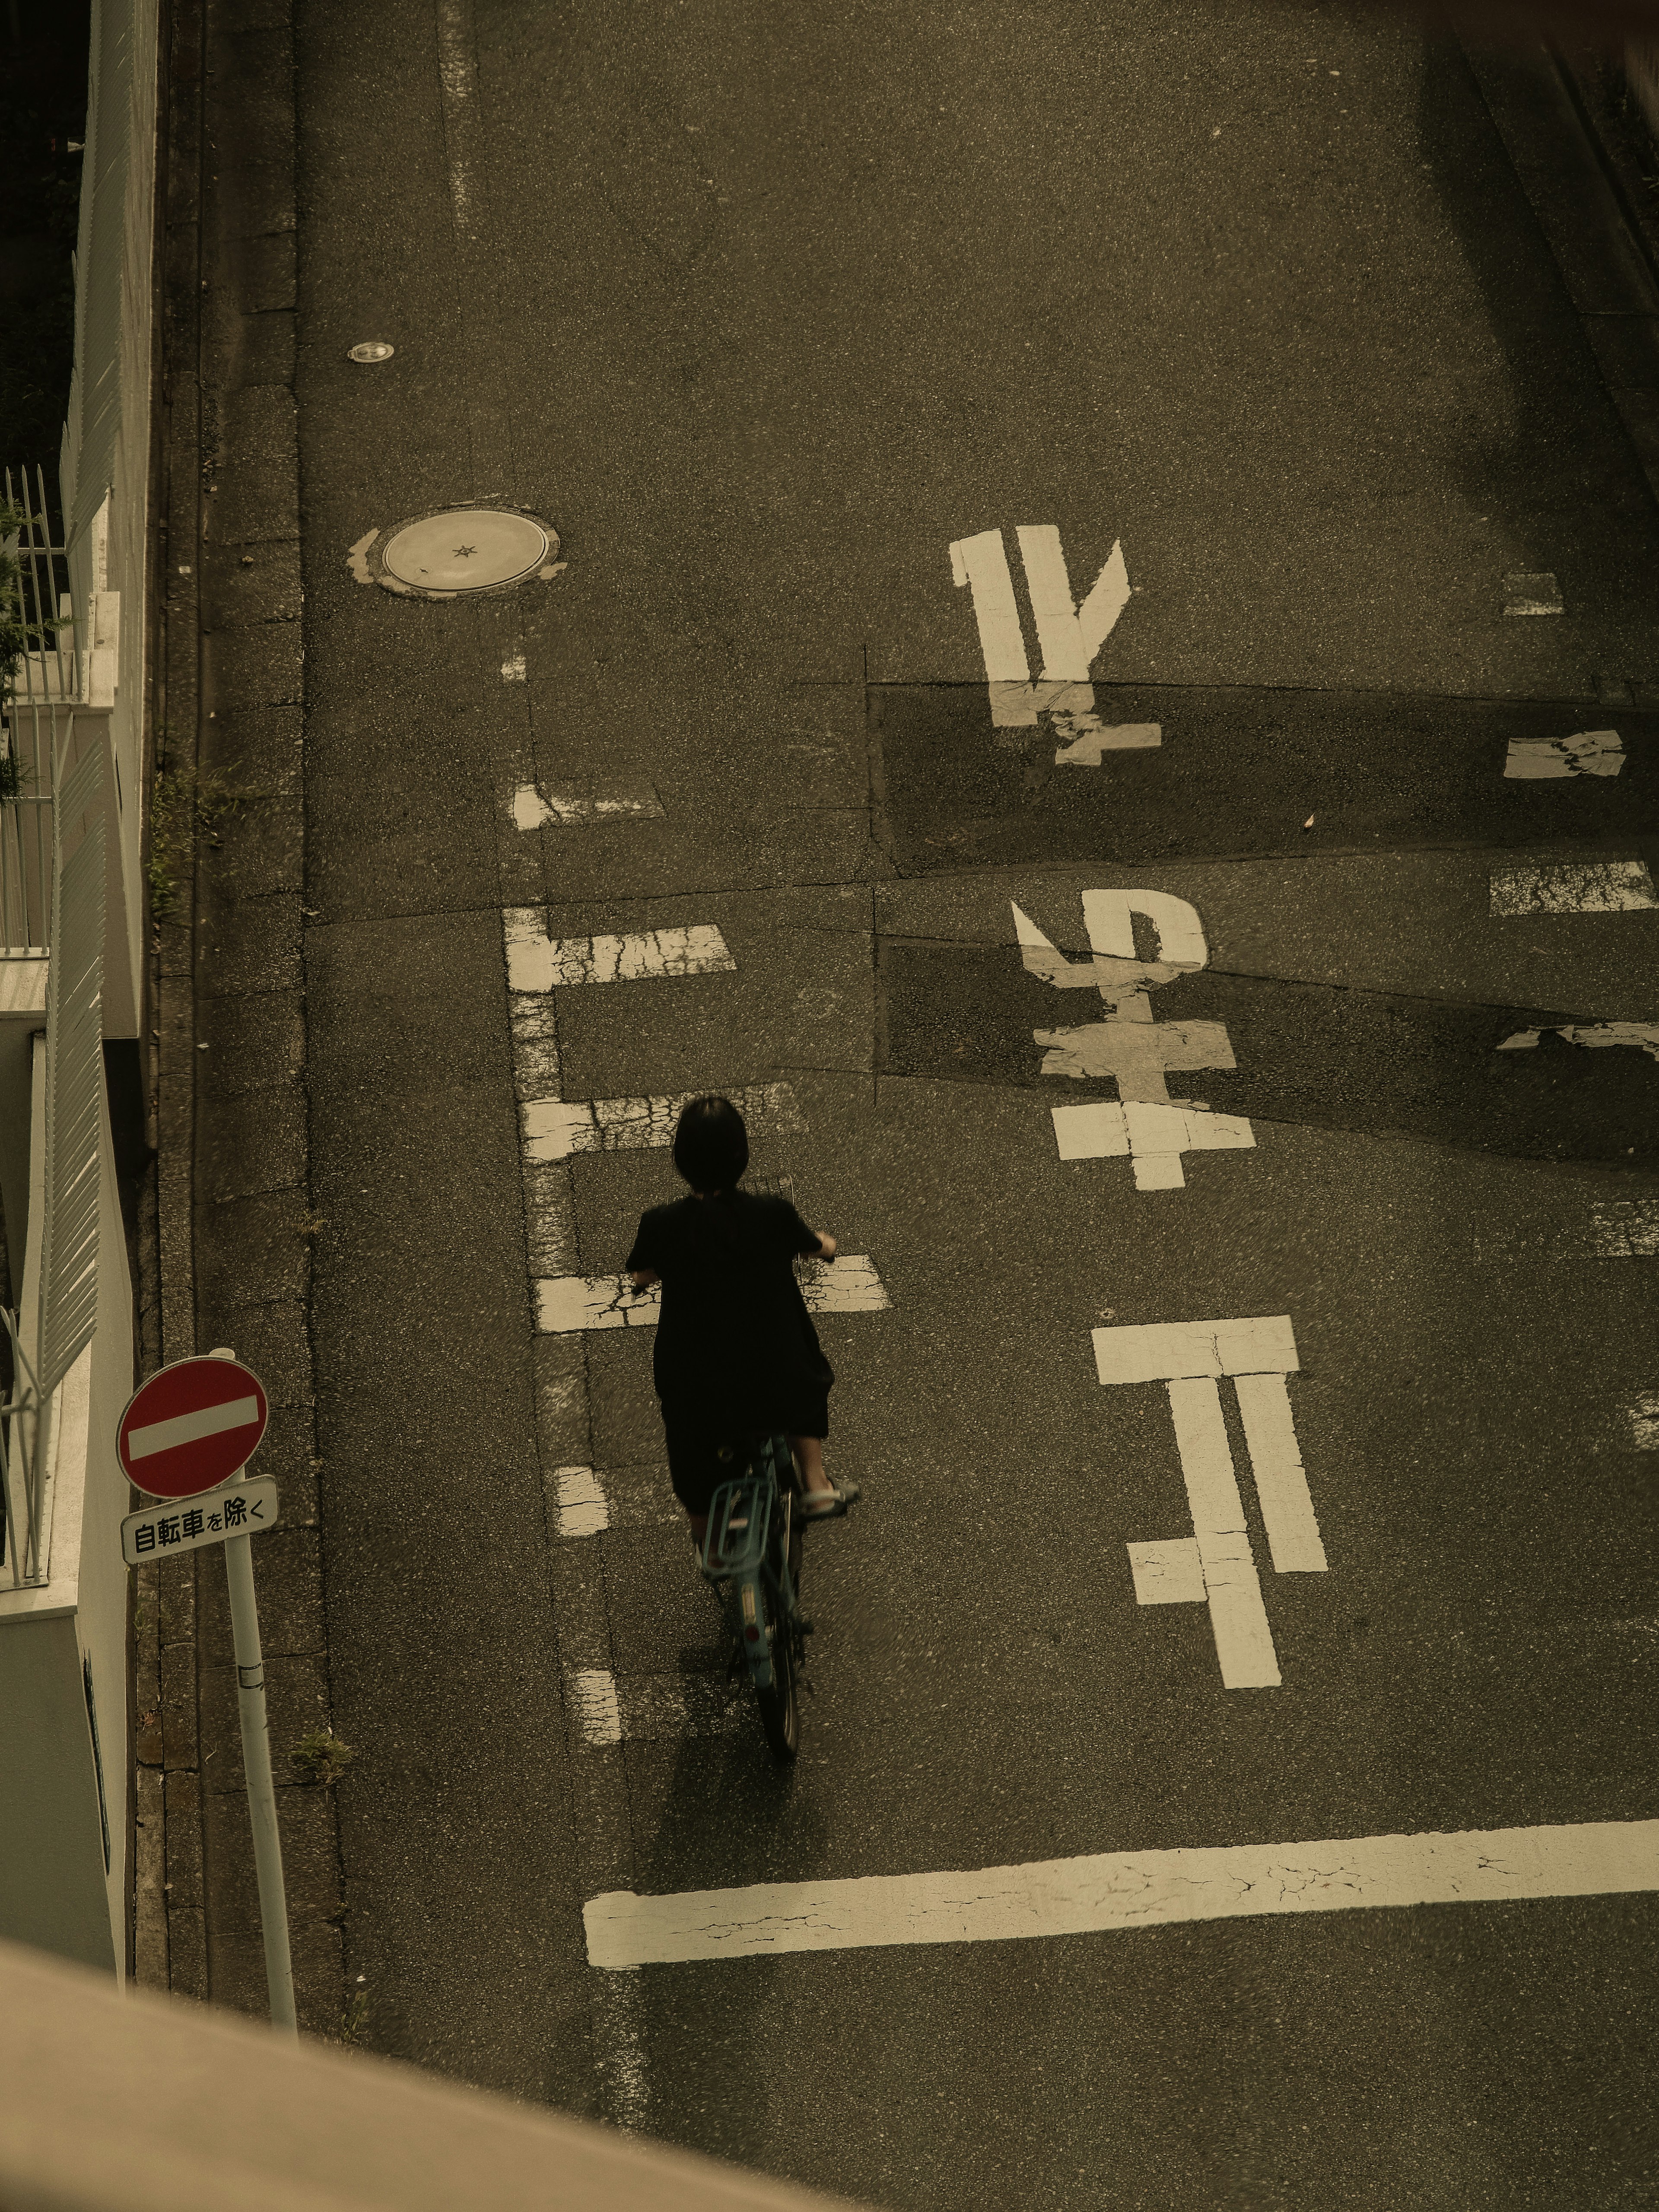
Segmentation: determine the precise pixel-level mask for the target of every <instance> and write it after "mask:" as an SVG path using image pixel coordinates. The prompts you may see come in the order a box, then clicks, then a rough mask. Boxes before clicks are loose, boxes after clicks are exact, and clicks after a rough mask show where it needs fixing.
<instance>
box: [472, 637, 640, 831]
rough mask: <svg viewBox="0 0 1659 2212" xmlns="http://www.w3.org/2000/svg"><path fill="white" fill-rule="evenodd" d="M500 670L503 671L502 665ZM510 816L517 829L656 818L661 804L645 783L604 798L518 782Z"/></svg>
mask: <svg viewBox="0 0 1659 2212" xmlns="http://www.w3.org/2000/svg"><path fill="white" fill-rule="evenodd" d="M520 671H522V663H520ZM502 673H503V675H505V674H506V671H505V669H503V671H502ZM522 680H523V677H522V672H521V673H520V682H522ZM662 819H663V807H662V801H661V800H660V799H659V798H658V796H657V794H656V793H655V792H654V791H653V789H652V788H651V787H650V786H649V785H648V784H647V786H646V787H645V789H644V790H643V791H642V792H639V793H635V794H634V795H632V796H628V797H625V796H623V795H622V794H620V793H618V794H617V795H615V796H612V797H609V798H606V797H595V796H593V795H592V794H591V793H578V792H559V791H548V792H543V791H539V790H538V789H537V787H536V786H535V785H534V784H533V783H521V784H520V786H519V787H518V789H517V790H516V791H515V792H514V793H513V821H514V822H515V823H517V824H518V826H519V828H520V829H543V828H544V827H545V826H546V825H547V824H548V823H550V822H557V823H571V822H616V821H630V820H632V821H657V822H659V821H661V820H662Z"/></svg>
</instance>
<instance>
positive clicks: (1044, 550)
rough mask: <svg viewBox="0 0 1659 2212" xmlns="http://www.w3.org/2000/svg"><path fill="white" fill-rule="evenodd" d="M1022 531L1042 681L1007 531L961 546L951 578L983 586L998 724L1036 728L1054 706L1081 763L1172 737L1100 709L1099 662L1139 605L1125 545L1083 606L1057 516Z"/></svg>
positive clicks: (1062, 756) (1065, 758) (976, 595)
mask: <svg viewBox="0 0 1659 2212" xmlns="http://www.w3.org/2000/svg"><path fill="white" fill-rule="evenodd" d="M1017 534H1018V538H1019V548H1020V554H1021V557H1022V559H1023V560H1024V564H1025V581H1026V587H1027V589H1028V591H1029V592H1030V598H1031V612H1032V616H1033V618H1034V620H1035V622H1036V633H1037V643H1038V646H1039V647H1040V649H1041V651H1042V677H1041V678H1040V679H1039V681H1037V682H1036V683H1035V684H1034V683H1033V682H1032V681H1031V667H1030V661H1029V659H1027V657H1026V652H1025V640H1024V635H1022V633H1021V629H1020V621H1019V605H1018V600H1017V599H1015V597H1014V582H1013V576H1012V571H1011V570H1010V568H1009V566H1008V554H1007V549H1006V546H1005V544H1004V543H1003V537H1002V532H1001V531H1000V529H997V530H983V531H981V532H980V533H979V534H978V536H977V537H975V538H958V539H957V541H956V542H955V544H952V546H951V577H952V579H953V580H954V581H955V582H956V584H957V586H962V585H963V584H966V585H967V586H969V588H970V589H971V591H972V592H973V599H974V617H975V621H976V623H978V626H979V641H980V650H981V653H982V654H983V655H984V659H985V677H986V688H987V692H988V694H989V696H990V702H991V720H992V723H993V724H994V726H996V727H997V728H999V729H1031V728H1034V727H1035V726H1036V723H1037V720H1038V719H1039V717H1040V716H1041V715H1042V714H1047V715H1048V717H1049V719H1050V720H1051V722H1052V725H1053V727H1054V734H1055V736H1056V737H1058V738H1060V740H1061V743H1060V746H1059V748H1058V749H1057V750H1056V751H1055V754H1054V758H1055V760H1056V762H1059V763H1069V764H1070V765H1072V766H1073V767H1079V768H1082V767H1087V768H1097V767H1098V766H1099V765H1100V762H1101V757H1102V756H1103V754H1104V753H1107V752H1123V751H1133V750H1141V749H1142V748H1144V747H1146V746H1149V745H1159V744H1163V742H1164V732H1163V730H1162V727H1161V726H1159V725H1158V723H1156V722H1125V723H1121V724H1118V725H1116V726H1107V725H1106V724H1104V723H1103V722H1102V721H1101V720H1100V718H1099V716H1098V715H1097V714H1096V712H1095V694H1094V686H1093V685H1092V684H1091V683H1090V681H1089V669H1090V665H1091V662H1092V661H1093V659H1094V658H1095V655H1096V654H1097V653H1098V652H1099V650H1100V648H1101V647H1102V646H1103V644H1104V643H1105V641H1106V639H1107V638H1108V637H1109V635H1110V634H1111V632H1112V630H1113V629H1114V628H1115V625H1116V623H1117V620H1118V617H1119V616H1120V615H1121V613H1122V612H1123V610H1124V608H1125V607H1126V606H1127V605H1128V603H1129V595H1130V584H1129V574H1128V570H1127V567H1126V566H1125V563H1124V559H1123V548H1122V545H1121V543H1119V544H1114V545H1113V547H1112V550H1111V552H1110V554H1109V556H1108V557H1107V561H1106V565H1105V567H1104V568H1103V569H1102V570H1101V572H1100V574H1099V575H1098V576H1097V578H1096V579H1095V582H1094V586H1093V588H1092V589H1091V591H1090V592H1089V593H1088V596H1087V597H1086V598H1085V599H1084V600H1083V602H1082V604H1081V605H1078V606H1073V602H1072V584H1071V578H1070V576H1069V575H1068V574H1067V572H1066V556H1065V553H1064V551H1063V550H1062V549H1061V546H1060V532H1059V531H1058V530H1056V529H1055V528H1054V526H1053V524H1052V523H1036V524H1022V525H1021V526H1020V527H1019V529H1018V533H1017Z"/></svg>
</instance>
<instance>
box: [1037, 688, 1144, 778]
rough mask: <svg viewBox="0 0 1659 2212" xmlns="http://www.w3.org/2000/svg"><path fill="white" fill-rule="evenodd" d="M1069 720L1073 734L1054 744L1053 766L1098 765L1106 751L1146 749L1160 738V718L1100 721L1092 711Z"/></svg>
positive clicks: (1140, 750) (1120, 751) (1057, 717)
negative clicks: (1068, 742)
mask: <svg viewBox="0 0 1659 2212" xmlns="http://www.w3.org/2000/svg"><path fill="white" fill-rule="evenodd" d="M1091 690H1092V687H1091ZM1055 720H1059V716H1058V715H1056V716H1055ZM1073 721H1074V722H1075V723H1076V726H1077V735H1076V736H1075V737H1074V738H1073V739H1072V741H1071V743H1070V744H1063V745H1058V746H1056V747H1055V749H1054V766H1055V767H1056V768H1098V767H1099V766H1100V764H1101V761H1102V758H1103V756H1104V755H1105V754H1107V753H1139V752H1146V751H1150V750H1152V748H1153V747H1155V746H1158V745H1161V744H1163V742H1164V725H1163V723H1162V722H1101V721H1097V720H1096V719H1095V717H1094V716H1093V715H1092V714H1086V715H1075V716H1073Z"/></svg>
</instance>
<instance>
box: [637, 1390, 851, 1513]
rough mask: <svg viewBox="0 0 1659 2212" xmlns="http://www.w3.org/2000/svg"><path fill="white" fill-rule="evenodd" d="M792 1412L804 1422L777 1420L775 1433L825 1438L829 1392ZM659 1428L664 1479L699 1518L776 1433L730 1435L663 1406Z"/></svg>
mask: <svg viewBox="0 0 1659 2212" xmlns="http://www.w3.org/2000/svg"><path fill="white" fill-rule="evenodd" d="M790 1411H791V1413H792V1414H799V1415H801V1416H803V1417H804V1418H802V1419H789V1420H785V1421H780V1422H779V1423H778V1429H779V1430H781V1431H782V1432H783V1433H784V1434H785V1435H786V1436H791V1437H827V1436H828V1435H829V1392H828V1390H825V1391H824V1392H823V1395H821V1396H820V1397H818V1398H817V1399H816V1400H815V1401H813V1402H812V1403H811V1404H810V1405H799V1406H794V1407H791V1408H790ZM662 1427H663V1436H664V1438H665V1442H666V1443H667V1446H668V1477H669V1480H670V1481H671V1483H672V1484H673V1486H674V1495H675V1497H676V1498H678V1499H679V1501H680V1504H682V1505H683V1506H684V1508H685V1510H686V1511H687V1512H688V1513H695V1514H696V1515H697V1516H699V1517H701V1516H702V1515H703V1514H705V1513H707V1512H708V1508H709V1504H710V1502H711V1501H712V1499H713V1498H714V1492H716V1491H717V1490H718V1489H719V1488H720V1485H721V1483H723V1482H735V1481H736V1480H737V1478H738V1475H739V1474H742V1472H743V1469H744V1464H745V1462H747V1460H748V1458H749V1456H750V1453H752V1452H753V1451H754V1450H755V1449H756V1448H757V1446H758V1445H759V1444H760V1443H761V1442H762V1441H763V1437H764V1436H765V1435H767V1434H769V1433H775V1431H760V1432H759V1433H757V1434H756V1435H753V1436H750V1437H732V1436H731V1435H729V1434H727V1433H726V1432H725V1431H722V1430H720V1429H718V1428H714V1427H711V1426H710V1425H709V1424H708V1422H707V1421H706V1420H705V1419H702V1417H701V1416H699V1415H690V1416H688V1415H686V1414H683V1413H672V1412H671V1411H670V1410H669V1408H668V1407H666V1406H665V1407H663V1414H662Z"/></svg>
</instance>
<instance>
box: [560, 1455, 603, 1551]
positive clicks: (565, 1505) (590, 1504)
mask: <svg viewBox="0 0 1659 2212" xmlns="http://www.w3.org/2000/svg"><path fill="white" fill-rule="evenodd" d="M554 1480H555V1481H556V1483H557V1485H558V1496H559V1534H560V1535H562V1536H599V1535H602V1534H604V1533H605V1530H606V1529H607V1528H609V1527H610V1526H611V1504H610V1500H609V1499H608V1498H606V1496H605V1490H604V1486H602V1484H601V1483H600V1481H599V1476H598V1475H597V1474H595V1473H594V1472H593V1469H592V1468H591V1467H562V1468H556V1470H555V1473H554Z"/></svg>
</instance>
